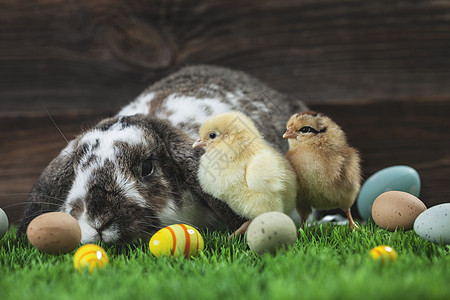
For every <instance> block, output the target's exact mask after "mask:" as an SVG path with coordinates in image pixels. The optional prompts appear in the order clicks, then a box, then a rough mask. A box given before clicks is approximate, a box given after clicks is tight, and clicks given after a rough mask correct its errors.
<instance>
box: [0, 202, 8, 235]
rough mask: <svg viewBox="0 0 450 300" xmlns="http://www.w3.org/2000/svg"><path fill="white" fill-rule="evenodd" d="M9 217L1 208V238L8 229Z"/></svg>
mask: <svg viewBox="0 0 450 300" xmlns="http://www.w3.org/2000/svg"><path fill="white" fill-rule="evenodd" d="M8 225H9V222H8V217H7V216H6V213H5V212H4V211H3V209H1V208H0V239H1V238H2V237H3V236H4V235H5V234H6V232H7V231H8Z"/></svg>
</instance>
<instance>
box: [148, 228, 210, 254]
mask: <svg viewBox="0 0 450 300" xmlns="http://www.w3.org/2000/svg"><path fill="white" fill-rule="evenodd" d="M149 246H150V251H151V252H152V253H153V255H155V256H157V257H161V256H169V257H180V256H184V257H189V256H196V255H197V254H198V253H199V252H200V251H203V249H204V248H205V244H204V241H203V237H202V235H201V234H200V233H199V232H198V231H197V229H195V228H194V227H192V226H189V225H186V224H175V225H170V226H167V227H164V228H163V229H161V230H159V231H158V232H156V233H155V234H154V235H153V236H152V238H151V239H150V243H149Z"/></svg>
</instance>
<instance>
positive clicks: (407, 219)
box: [372, 191, 427, 231]
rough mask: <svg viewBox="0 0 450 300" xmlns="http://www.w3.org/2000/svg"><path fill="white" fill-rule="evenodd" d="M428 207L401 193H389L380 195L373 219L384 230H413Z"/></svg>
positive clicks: (376, 202)
mask: <svg viewBox="0 0 450 300" xmlns="http://www.w3.org/2000/svg"><path fill="white" fill-rule="evenodd" d="M426 209H427V207H426V206H425V204H424V203H423V202H422V201H420V199H419V198H417V197H415V196H414V195H412V194H409V193H406V192H400V191H389V192H385V193H383V194H381V195H379V196H378V197H377V198H376V199H375V201H374V202H373V205H372V218H373V220H374V221H375V223H376V224H377V225H378V226H380V227H381V228H383V229H386V230H389V231H394V230H395V229H396V228H397V229H404V230H411V229H412V228H413V226H414V221H415V220H416V218H417V217H418V216H419V215H420V214H421V213H422V212H424V211H425V210H426Z"/></svg>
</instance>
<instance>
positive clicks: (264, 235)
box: [247, 211, 297, 254]
mask: <svg viewBox="0 0 450 300" xmlns="http://www.w3.org/2000/svg"><path fill="white" fill-rule="evenodd" d="M296 241H297V227H296V226H295V224H294V221H292V219H291V218H290V217H289V216H287V215H286V214H284V213H281V212H275V211H273V212H267V213H264V214H262V215H259V216H257V217H256V218H255V219H253V220H252V221H251V223H250V225H249V226H248V228H247V243H248V245H249V246H250V249H252V250H253V251H254V252H255V253H257V254H263V253H275V252H276V251H277V250H278V249H280V248H283V247H288V246H292V245H294V244H295V242H296Z"/></svg>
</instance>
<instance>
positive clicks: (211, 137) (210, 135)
mask: <svg viewBox="0 0 450 300" xmlns="http://www.w3.org/2000/svg"><path fill="white" fill-rule="evenodd" d="M216 137H217V133H215V132H211V133H210V134H209V138H210V139H212V140H213V139H215V138H216Z"/></svg>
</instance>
